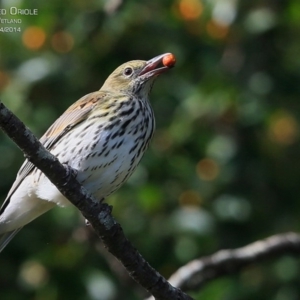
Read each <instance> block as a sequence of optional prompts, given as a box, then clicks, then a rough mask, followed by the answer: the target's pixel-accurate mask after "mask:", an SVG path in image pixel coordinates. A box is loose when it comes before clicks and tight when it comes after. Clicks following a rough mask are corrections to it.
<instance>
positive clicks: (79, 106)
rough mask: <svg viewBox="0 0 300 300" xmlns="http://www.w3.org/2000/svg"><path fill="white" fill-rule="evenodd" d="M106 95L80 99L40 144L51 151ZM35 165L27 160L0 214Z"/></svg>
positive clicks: (43, 137) (50, 128)
mask: <svg viewBox="0 0 300 300" xmlns="http://www.w3.org/2000/svg"><path fill="white" fill-rule="evenodd" d="M104 96H105V93H103V92H101V91H97V92H94V93H91V94H87V95H86V96H84V97H82V98H80V99H79V100H78V101H76V102H75V103H74V104H73V105H71V106H70V107H69V108H68V109H67V110H66V111H65V112H64V113H63V114H62V115H61V116H60V117H59V118H58V119H57V120H56V121H55V122H54V123H53V124H52V125H51V126H50V127H49V129H48V130H47V131H46V132H45V134H44V135H43V136H42V137H41V139H40V142H41V143H42V144H43V146H44V147H45V148H46V149H48V150H51V148H52V146H53V145H54V144H55V143H56V142H57V141H58V140H59V139H61V138H62V137H63V136H64V135H65V134H66V133H67V132H69V131H70V130H71V129H72V128H73V127H74V126H76V125H78V124H79V123H80V122H82V121H84V120H85V119H86V118H87V116H88V115H89V113H90V112H91V111H92V110H93V108H94V107H95V105H96V103H97V102H98V101H101V100H102V99H103V97H104ZM34 167H35V166H34V165H33V164H32V163H31V162H30V161H28V160H26V161H25V162H24V163H23V165H22V166H21V168H20V170H19V172H18V175H17V178H16V180H15V182H14V184H13V185H12V187H11V189H10V191H9V192H8V195H7V197H6V199H5V201H4V203H3V204H2V206H1V209H0V214H1V213H2V212H3V211H4V210H5V208H6V206H7V205H8V203H9V198H10V197H11V195H12V194H13V193H14V191H15V190H16V189H17V188H18V186H19V185H20V184H21V182H22V181H23V180H24V178H25V177H26V176H27V175H28V174H30V173H31V172H32V170H33V169H34Z"/></svg>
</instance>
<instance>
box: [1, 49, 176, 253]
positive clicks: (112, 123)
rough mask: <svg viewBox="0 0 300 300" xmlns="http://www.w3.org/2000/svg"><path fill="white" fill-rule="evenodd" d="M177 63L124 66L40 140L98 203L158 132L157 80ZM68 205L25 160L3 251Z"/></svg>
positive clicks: (5, 224) (166, 59) (9, 204)
mask: <svg viewBox="0 0 300 300" xmlns="http://www.w3.org/2000/svg"><path fill="white" fill-rule="evenodd" d="M174 65H175V56H174V55H173V54H172V53H165V54H161V55H158V56H156V57H154V58H152V59H150V60H148V61H144V60H133V61H129V62H127V63H124V64H122V65H120V66H119V67H118V68H117V69H116V70H115V71H113V72H112V73H111V75H109V76H108V78H107V79H106V80H105V82H104V84H103V85H102V87H101V88H100V90H98V91H95V92H92V93H89V94H87V95H85V96H83V97H82V98H80V99H79V100H78V101H76V102H75V103H73V104H72V105H71V106H70V107H69V108H68V109H67V110H66V111H65V112H64V113H63V114H62V115H61V116H60V117H59V118H58V119H57V120H56V121H55V122H54V123H53V124H52V125H51V126H50V127H49V129H48V130H47V131H46V132H45V134H44V135H43V136H42V137H41V139H40V142H41V144H42V145H43V146H44V147H45V148H46V149H47V150H49V151H50V152H51V153H52V154H53V155H55V156H56V157H57V158H58V160H59V161H60V162H61V163H62V164H65V165H67V166H68V167H70V168H71V170H73V171H74V172H75V174H76V178H77V180H78V181H79V183H80V184H82V185H83V186H84V187H85V188H86V189H87V190H88V191H89V192H90V193H91V194H92V195H94V196H95V197H96V198H97V199H99V201H103V200H104V199H106V198H107V197H108V196H109V195H110V194H112V193H113V192H115V191H116V190H118V189H119V188H120V187H121V186H122V185H123V183H124V182H125V181H126V180H127V179H128V178H129V177H130V176H131V175H132V173H133V172H134V170H135V168H136V167H137V165H138V163H139V162H140V160H141V158H142V156H143V154H144V152H145V151H146V149H147V148H148V145H149V142H150V140H151V139H152V136H153V133H154V130H155V118H154V113H153V110H152V107H151V105H150V102H149V94H150V91H151V89H152V86H153V83H154V80H155V79H156V78H157V76H158V75H160V74H162V73H164V72H166V71H167V70H169V69H171V68H172V67H173V66H174ZM56 205H58V206H61V207H66V206H68V205H70V202H69V201H68V200H67V199H66V198H65V197H64V196H63V195H62V194H61V193H60V192H59V191H58V189H57V188H56V187H55V186H54V185H53V184H52V183H51V182H50V180H49V179H48V178H47V177H46V176H45V175H44V174H43V173H42V172H41V171H40V170H39V169H38V168H36V167H35V166H34V165H33V164H32V163H31V162H30V161H28V160H25V162H24V163H23V165H22V166H21V168H20V170H19V172H18V174H17V177H16V180H15V182H14V183H13V185H12V187H11V189H10V191H9V192H8V195H7V197H6V199H5V201H4V202H3V205H2V206H1V208H0V252H1V251H2V250H3V249H4V248H5V247H6V246H7V244H8V243H9V242H10V241H11V239H12V238H13V237H14V236H15V235H16V234H17V233H18V232H19V231H20V230H21V229H22V227H24V226H25V225H26V224H28V223H29V222H31V221H33V220H34V219H35V218H37V217H39V216H40V215H42V214H44V213H45V212H47V211H48V210H50V209H52V208H53V207H55V206H56Z"/></svg>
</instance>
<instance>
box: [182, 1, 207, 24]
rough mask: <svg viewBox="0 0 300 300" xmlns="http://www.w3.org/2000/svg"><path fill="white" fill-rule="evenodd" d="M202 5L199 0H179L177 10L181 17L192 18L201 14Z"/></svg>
mask: <svg viewBox="0 0 300 300" xmlns="http://www.w3.org/2000/svg"><path fill="white" fill-rule="evenodd" d="M202 11H203V5H202V3H201V1H199V0H181V1H180V2H179V12H180V15H181V17H182V18H183V19H185V20H194V19H197V18H199V17H200V16H201V14H202Z"/></svg>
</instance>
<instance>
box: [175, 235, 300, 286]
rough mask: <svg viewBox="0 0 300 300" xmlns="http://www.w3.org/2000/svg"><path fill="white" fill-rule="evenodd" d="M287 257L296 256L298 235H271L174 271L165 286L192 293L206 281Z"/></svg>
mask: <svg viewBox="0 0 300 300" xmlns="http://www.w3.org/2000/svg"><path fill="white" fill-rule="evenodd" d="M287 253H290V254H295V255H299V254H300V234H297V233H294V232H289V233H284V234H278V235H273V236H271V237H269V238H267V239H264V240H260V241H257V242H254V243H252V244H250V245H247V246H245V247H241V248H237V249H233V250H230V249H229V250H221V251H218V252H216V253H215V254H213V255H211V256H206V257H203V258H200V259H197V260H193V261H191V262H189V263H188V264H187V265H185V266H183V267H181V268H180V269H178V270H177V271H176V273H174V274H173V275H172V276H171V277H170V278H169V282H170V283H171V284H172V285H173V286H176V287H177V288H181V289H183V290H196V289H199V288H200V287H201V286H203V285H204V284H205V283H206V282H208V281H211V280H213V279H216V278H219V277H221V276H224V275H229V274H233V273H237V272H238V271H240V270H241V269H243V268H245V267H247V266H249V265H251V264H253V263H255V262H260V261H263V260H265V259H268V258H271V257H274V256H279V255H282V254H287Z"/></svg>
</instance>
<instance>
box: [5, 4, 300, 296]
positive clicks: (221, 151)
mask: <svg viewBox="0 0 300 300" xmlns="http://www.w3.org/2000/svg"><path fill="white" fill-rule="evenodd" d="M11 7H16V8H18V9H29V10H33V9H37V10H38V15H36V16H33V15H10V14H9V10H10V8H11ZM0 8H1V9H2V11H1V12H2V14H1V15H0V18H1V20H3V19H7V20H12V19H15V20H21V23H17V24H7V23H3V22H2V21H1V20H0V21H1V23H0V97H1V100H2V101H3V102H4V103H5V105H7V106H8V107H9V108H10V109H11V110H12V111H13V112H14V113H15V114H16V115H17V116H18V117H19V118H20V119H21V120H22V121H23V122H24V123H25V124H26V125H27V126H28V127H29V128H30V129H31V130H32V131H33V132H34V133H35V134H36V135H37V136H38V137H40V136H41V135H42V134H43V133H44V132H45V130H46V129H47V128H48V127H49V126H50V125H51V124H52V123H53V122H54V121H55V120H56V118H57V117H58V116H60V115H61V114H62V113H63V111H64V110H65V109H66V108H67V107H68V106H70V105H71V104H72V103H73V102H74V101H76V100H77V99H79V98H80V97H81V96H83V95H85V94H87V93H89V92H92V91H95V90H98V89H99V88H100V87H101V85H102V83H103V82H104V80H105V79H106V77H107V76H108V75H109V74H110V73H111V72H112V71H113V70H114V69H115V68H116V67H117V66H118V65H120V64H121V63H123V62H126V61H128V60H133V59H145V60H147V59H150V58H152V57H154V56H156V55H159V54H162V53H165V52H172V53H174V54H175V55H176V57H177V64H176V67H175V68H174V69H172V70H171V71H170V72H168V73H166V74H164V75H162V76H160V78H159V79H158V80H157V82H156V84H155V87H154V89H153V92H152V94H151V103H152V105H153V108H154V111H155V115H156V120H157V130H156V133H155V137H154V140H153V142H152V144H151V147H150V149H149V150H148V151H147V153H146V155H145V156H144V158H143V160H142V163H141V165H140V166H139V167H138V169H137V171H136V172H135V173H134V175H133V176H132V178H131V179H130V180H129V182H128V183H127V184H126V185H125V186H124V187H122V188H121V190H119V191H118V192H117V193H115V194H114V195H112V196H111V197H110V198H109V199H108V202H109V203H110V204H111V205H113V207H114V208H113V215H114V216H115V218H116V219H117V220H118V221H119V222H120V223H121V225H122V226H123V228H124V231H125V234H126V235H127V236H128V238H129V239H130V240H131V241H132V242H133V244H134V245H135V246H136V247H137V248H138V249H139V251H140V252H141V253H142V255H143V256H144V257H145V258H146V259H147V260H148V261H149V262H150V263H151V264H152V265H153V266H154V267H155V268H156V269H157V270H158V271H159V272H161V273H162V274H163V275H164V276H165V277H168V276H170V275H171V274H172V273H173V272H174V271H176V270H177V269H178V268H179V267H180V266H182V265H184V264H186V263H187V262H189V261H190V260H192V259H195V258H198V257H201V256H205V255H209V254H213V253H214V252H216V251H218V250H220V249H226V248H236V247H241V246H244V245H246V244H249V243H251V242H254V241H255V240H258V239H262V238H265V237H268V236H270V235H273V234H276V233H282V232H286V231H299V230H300V220H299V215H300V199H299V196H300V184H299V179H300V141H299V120H300V102H299V100H300V2H299V0H289V1H288V0H286V1H279V0H272V1H270V0H255V1H242V0H166V1H159V0H152V1H137V0H128V1H122V0H107V1H104V0H102V1H101V0H98V1H91V0H85V1H83V0H75V1H74V0H73V1H70V0H68V1H60V0H52V1H47V2H43V1H34V0H32V1H29V0H28V1H25V0H23V1H22V0H5V1H4V0H2V1H0ZM3 9H4V10H6V11H7V14H6V15H4V14H3V12H4V10H3ZM27 12H28V11H27ZM18 22H20V21H18ZM4 27H9V28H11V27H14V28H20V31H18V30H16V29H8V30H16V32H4V31H3V30H2V31H1V28H4ZM23 159H24V158H23V155H22V153H21V151H20V150H19V149H18V148H17V147H16V145H15V144H14V143H13V142H11V141H10V140H9V139H8V138H7V137H6V136H5V134H3V133H0V199H1V202H2V200H4V199H5V197H6V194H7V192H8V190H9V188H10V186H11V185H12V183H13V181H14V179H15V176H16V173H17V171H18V169H19V167H20V165H21V163H22V161H23ZM299 262H300V261H299V258H295V257H292V256H284V257H281V258H279V259H275V260H270V261H267V262H265V263H263V264H259V265H253V266H251V267H249V268H247V269H245V270H244V271H243V272H241V273H240V274H236V275H234V276H228V277H224V278H221V279H218V280H215V281H213V282H211V283H209V284H207V285H206V286H205V287H203V288H202V289H201V290H200V291H195V292H192V293H191V295H192V296H193V297H194V298H195V299H201V300H220V299H230V300H235V299H236V300H237V299H264V300H265V299H272V300H273V299H274V300H293V299H299V298H300V279H299V278H300V271H299V265H300V264H299ZM144 295H145V294H144V291H143V289H141V288H140V287H138V286H137V285H136V284H135V283H134V282H133V281H132V280H131V279H130V278H128V275H127V274H126V272H125V271H124V269H123V267H122V266H121V265H120V264H119V263H118V262H117V261H116V260H115V259H114V258H113V257H112V256H111V255H110V254H109V253H107V251H106V250H105V249H104V248H103V245H102V244H101V242H100V241H99V240H98V239H97V238H96V236H95V234H94V233H93V230H92V229H90V228H88V227H86V226H85V225H84V220H83V218H82V217H81V216H80V215H79V213H78V212H77V211H76V209H74V208H68V209H61V208H56V209H54V210H52V211H51V212H49V213H47V214H45V215H43V216H42V217H40V218H38V219H37V220H35V221H34V222H32V223H31V224H30V225H28V226H26V227H25V228H24V229H23V230H22V231H21V232H20V233H19V234H18V235H17V236H16V238H15V239H14V240H13V241H12V242H11V243H10V244H9V246H8V247H7V248H6V249H5V251H4V252H3V253H1V255H0V299H2V300H8V299H9V300H14V299H18V300H19V299H25V300H27V299H34V300H41V299H43V300H56V299H75V300H76V299H87V300H116V299H123V300H134V299H142V297H143V296H144Z"/></svg>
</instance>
